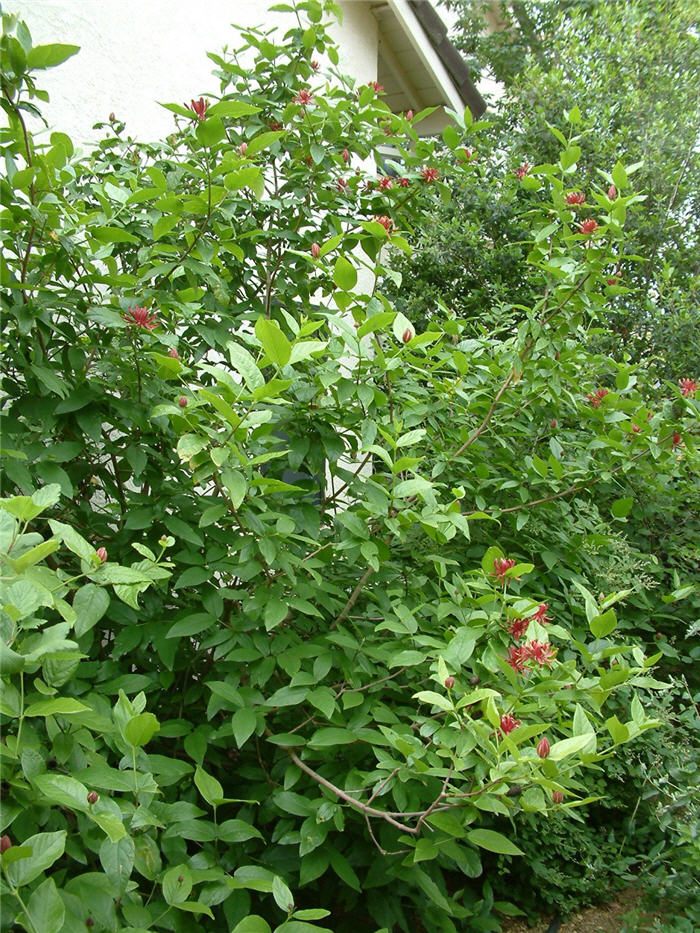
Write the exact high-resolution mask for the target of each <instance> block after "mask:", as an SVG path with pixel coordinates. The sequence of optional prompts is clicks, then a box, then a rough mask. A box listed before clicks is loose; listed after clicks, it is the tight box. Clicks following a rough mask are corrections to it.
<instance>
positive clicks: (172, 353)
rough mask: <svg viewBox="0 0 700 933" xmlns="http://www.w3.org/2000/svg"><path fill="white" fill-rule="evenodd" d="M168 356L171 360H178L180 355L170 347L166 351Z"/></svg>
mask: <svg viewBox="0 0 700 933" xmlns="http://www.w3.org/2000/svg"><path fill="white" fill-rule="evenodd" d="M168 356H169V357H171V358H172V359H173V360H177V359H179V358H180V354H179V353H178V352H177V350H176V349H175V347H171V348H170V349H169V350H168Z"/></svg>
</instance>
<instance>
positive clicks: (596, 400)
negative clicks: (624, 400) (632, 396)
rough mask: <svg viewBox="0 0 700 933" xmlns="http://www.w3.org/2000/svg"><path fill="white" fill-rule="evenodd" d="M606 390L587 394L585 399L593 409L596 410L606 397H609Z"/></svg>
mask: <svg viewBox="0 0 700 933" xmlns="http://www.w3.org/2000/svg"><path fill="white" fill-rule="evenodd" d="M609 394H610V393H609V392H608V390H607V389H598V390H597V391H596V392H589V393H588V395H587V396H586V398H587V399H588V401H589V402H590V403H591V405H592V406H593V408H597V407H598V406H599V405H600V403H601V402H602V401H603V399H604V398H605V396H606V395H609Z"/></svg>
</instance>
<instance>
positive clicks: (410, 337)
mask: <svg viewBox="0 0 700 933" xmlns="http://www.w3.org/2000/svg"><path fill="white" fill-rule="evenodd" d="M413 337H414V334H413V331H412V330H411V328H410V327H407V328H406V330H405V331H404V332H403V334H402V335H401V339H402V340H403V342H404V343H408V342H409V341H411V340H413Z"/></svg>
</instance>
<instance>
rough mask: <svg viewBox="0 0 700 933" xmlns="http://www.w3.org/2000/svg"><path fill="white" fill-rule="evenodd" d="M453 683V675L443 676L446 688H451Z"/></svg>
mask: <svg viewBox="0 0 700 933" xmlns="http://www.w3.org/2000/svg"><path fill="white" fill-rule="evenodd" d="M454 685H455V679H454V677H445V686H446V687H447V689H448V690H451V689H452V688H453V687H454Z"/></svg>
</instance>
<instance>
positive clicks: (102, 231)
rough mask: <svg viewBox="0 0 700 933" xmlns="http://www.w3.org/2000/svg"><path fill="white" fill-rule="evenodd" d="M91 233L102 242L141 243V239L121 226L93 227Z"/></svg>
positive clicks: (90, 229)
mask: <svg viewBox="0 0 700 933" xmlns="http://www.w3.org/2000/svg"><path fill="white" fill-rule="evenodd" d="M89 233H91V234H92V236H94V237H95V239H96V240H99V241H100V243H139V242H140V240H139V238H138V237H137V236H134V235H133V233H129V231H128V230H123V229H122V228H121V227H91V228H89Z"/></svg>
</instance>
